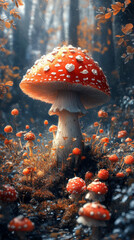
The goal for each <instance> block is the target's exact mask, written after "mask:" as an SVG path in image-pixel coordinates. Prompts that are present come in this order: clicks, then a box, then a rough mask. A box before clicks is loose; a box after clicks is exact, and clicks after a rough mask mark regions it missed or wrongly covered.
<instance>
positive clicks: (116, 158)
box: [108, 154, 119, 162]
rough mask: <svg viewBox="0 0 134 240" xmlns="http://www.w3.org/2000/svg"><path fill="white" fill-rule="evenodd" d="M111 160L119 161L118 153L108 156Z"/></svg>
mask: <svg viewBox="0 0 134 240" xmlns="http://www.w3.org/2000/svg"><path fill="white" fill-rule="evenodd" d="M108 159H109V161H110V162H118V160H119V159H118V156H117V155H116V154H112V155H110V156H109V157H108Z"/></svg>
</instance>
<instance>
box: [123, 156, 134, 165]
mask: <svg viewBox="0 0 134 240" xmlns="http://www.w3.org/2000/svg"><path fill="white" fill-rule="evenodd" d="M124 163H125V164H129V165H131V164H133V163H134V157H133V156H132V155H127V156H126V157H125V158H124Z"/></svg>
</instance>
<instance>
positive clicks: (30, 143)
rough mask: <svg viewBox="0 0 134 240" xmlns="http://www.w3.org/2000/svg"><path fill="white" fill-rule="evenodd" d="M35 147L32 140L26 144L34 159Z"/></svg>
mask: <svg viewBox="0 0 134 240" xmlns="http://www.w3.org/2000/svg"><path fill="white" fill-rule="evenodd" d="M33 146H34V143H33V141H32V140H28V141H27V143H26V147H27V148H29V156H30V157H32V156H33Z"/></svg>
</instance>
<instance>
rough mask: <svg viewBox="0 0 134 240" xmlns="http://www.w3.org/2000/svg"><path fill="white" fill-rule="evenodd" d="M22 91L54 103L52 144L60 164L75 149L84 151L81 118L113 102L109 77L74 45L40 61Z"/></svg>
mask: <svg viewBox="0 0 134 240" xmlns="http://www.w3.org/2000/svg"><path fill="white" fill-rule="evenodd" d="M20 88H21V89H22V91H23V92H24V93H25V94H27V95H28V96H30V97H32V98H33V99H37V100H41V101H44V102H46V103H51V104H52V107H51V108H50V110H49V114H50V115H53V114H56V115H58V117H59V122H58V129H57V133H56V137H55V139H54V140H53V147H55V148H56V151H55V153H56V156H55V157H56V159H57V160H58V162H61V161H63V160H66V158H67V157H68V155H69V153H71V152H72V149H73V148H74V147H78V148H80V149H81V150H82V148H83V141H82V134H81V130H80V125H79V120H78V117H79V116H81V115H83V114H85V113H86V109H89V108H92V107H95V106H97V105H100V104H103V103H105V102H107V101H108V100H109V98H110V89H109V86H108V83H107V80H106V77H105V75H104V73H103V71H102V69H101V68H100V67H99V65H98V63H96V62H94V60H93V59H92V58H91V57H89V56H88V55H87V53H86V51H85V50H81V48H75V47H73V46H71V45H69V46H63V47H61V48H60V47H57V48H55V49H54V50H53V51H52V52H51V53H50V54H47V55H46V56H42V57H41V59H39V60H37V61H36V62H35V64H34V66H33V67H32V68H31V69H29V70H28V71H27V73H26V75H25V76H24V77H23V79H22V81H21V83H20ZM73 138H76V141H75V142H72V139H73ZM61 145H64V148H63V149H61V148H60V146H61Z"/></svg>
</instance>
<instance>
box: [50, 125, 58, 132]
mask: <svg viewBox="0 0 134 240" xmlns="http://www.w3.org/2000/svg"><path fill="white" fill-rule="evenodd" d="M55 131H57V126H56V125H51V126H50V128H49V132H55Z"/></svg>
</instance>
